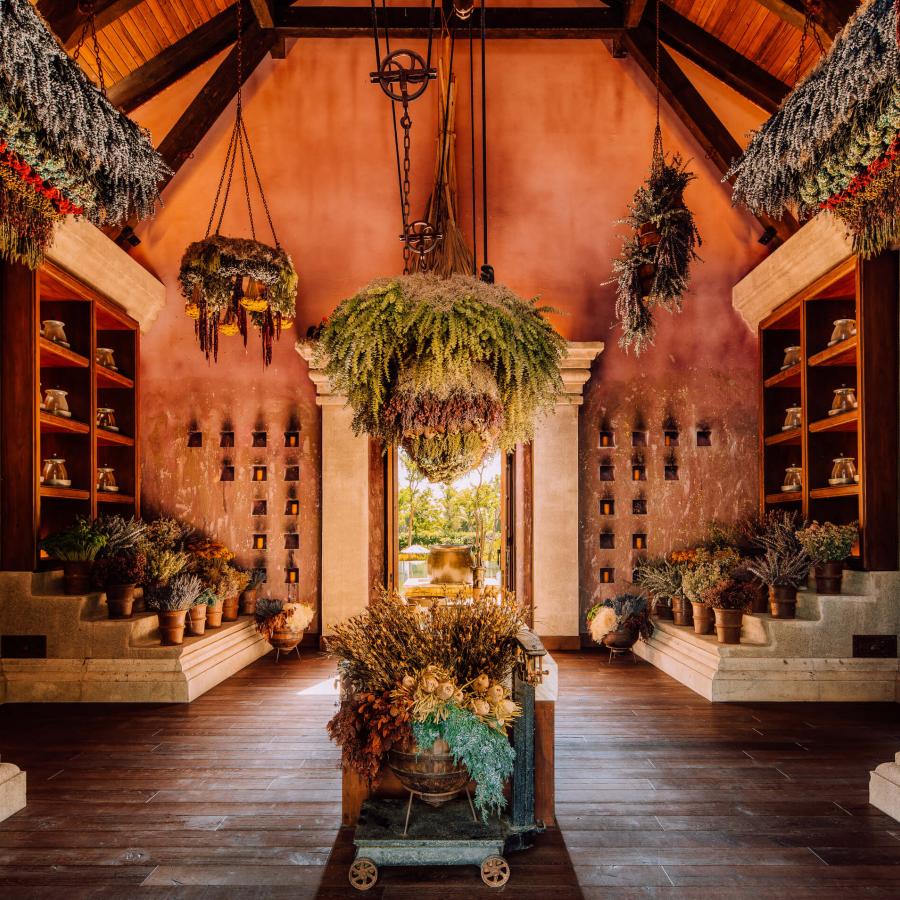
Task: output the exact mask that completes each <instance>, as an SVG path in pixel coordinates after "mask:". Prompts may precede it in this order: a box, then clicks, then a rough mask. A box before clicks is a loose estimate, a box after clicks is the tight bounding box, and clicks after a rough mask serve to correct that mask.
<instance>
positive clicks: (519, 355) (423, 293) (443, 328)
mask: <svg viewBox="0 0 900 900" xmlns="http://www.w3.org/2000/svg"><path fill="white" fill-rule="evenodd" d="M549 311H550V310H549V309H548V308H546V307H539V306H537V305H536V303H535V302H534V301H531V302H528V301H525V300H522V299H521V298H519V297H517V296H516V295H515V294H513V293H512V291H510V290H509V289H508V288H506V287H504V286H503V285H499V284H486V283H485V282H482V281H478V280H476V279H475V278H472V277H470V276H466V275H454V276H452V277H451V278H448V279H440V278H438V277H436V276H434V275H426V274H417V275H407V276H402V277H398V278H383V279H379V280H377V281H374V282H372V283H371V284H369V285H368V286H367V287H365V288H363V289H362V290H361V291H360V292H359V293H357V294H356V296H354V297H351V298H350V299H348V300H345V301H344V302H343V303H342V304H341V305H340V306H339V307H338V308H337V310H335V312H334V313H333V314H332V316H331V317H330V318H329V319H328V321H327V322H326V323H325V325H324V327H323V329H322V332H321V335H320V342H319V356H320V363H321V364H322V365H324V366H325V369H326V371H327V372H328V374H329V376H330V377H331V378H332V380H333V382H334V384H335V387H336V388H337V389H338V390H340V391H341V392H346V394H347V397H348V400H349V403H350V406H351V407H352V408H353V413H354V417H353V426H354V429H355V430H356V432H357V433H366V434H369V435H372V436H373V437H375V438H378V439H379V440H381V441H383V442H384V443H385V444H400V445H402V446H403V447H404V449H406V450H407V452H408V454H409V456H410V458H411V459H412V461H413V462H414V463H415V465H416V466H417V467H418V468H419V469H420V471H421V472H422V474H424V475H425V476H426V477H427V478H428V479H429V480H431V481H445V480H448V479H452V478H453V477H456V476H457V475H460V474H464V473H465V472H468V471H471V470H472V469H473V468H476V467H477V466H478V465H479V464H480V463H481V460H482V458H483V457H484V456H485V455H486V454H488V453H490V452H493V450H495V449H497V448H498V447H499V448H502V449H509V448H511V447H512V446H513V445H515V444H516V443H517V442H519V441H527V440H529V439H530V437H531V435H532V432H533V426H534V419H535V417H536V415H537V414H538V413H539V412H540V411H541V410H543V409H545V408H546V407H547V406H549V405H551V404H552V403H553V401H554V400H555V399H556V397H557V395H558V394H559V392H560V390H561V388H562V382H561V379H560V375H559V364H560V361H561V359H562V357H563V354H564V352H565V343H564V341H563V339H562V338H561V337H560V335H559V334H558V333H557V332H556V331H555V330H554V328H553V327H552V325H550V323H549V322H548V321H547V320H546V318H544V313H546V312H549Z"/></svg>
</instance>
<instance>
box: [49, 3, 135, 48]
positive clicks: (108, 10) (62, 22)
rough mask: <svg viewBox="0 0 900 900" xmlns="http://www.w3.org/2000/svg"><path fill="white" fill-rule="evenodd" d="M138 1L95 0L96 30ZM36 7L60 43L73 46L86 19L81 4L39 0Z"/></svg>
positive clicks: (109, 23) (112, 20) (132, 6)
mask: <svg viewBox="0 0 900 900" xmlns="http://www.w3.org/2000/svg"><path fill="white" fill-rule="evenodd" d="M140 2H141V0H97V2H96V3H95V4H94V22H95V24H96V27H97V30H98V31H99V30H100V29H101V28H105V27H106V26H107V25H111V24H112V23H113V22H115V21H116V19H118V18H119V17H120V16H124V15H125V13H127V12H128V11H129V10H131V9H134V7H135V6H137V5H138V3H140ZM37 9H38V12H39V13H40V14H41V15H42V16H43V17H44V20H45V21H46V22H47V24H48V25H49V26H50V28H51V30H52V31H53V33H54V34H55V35H56V36H57V37H58V38H59V40H60V43H61V44H62V45H63V46H64V47H65V48H66V49H67V50H70V49H71V48H72V47H74V46H75V44H76V43H77V42H78V38H79V37H80V36H81V29H82V26H83V25H84V22H85V20H86V19H87V15H86V13H85V11H84V10H83V9H82V7H81V5H80V4H79V3H78V2H76V0H39V2H38V4H37Z"/></svg>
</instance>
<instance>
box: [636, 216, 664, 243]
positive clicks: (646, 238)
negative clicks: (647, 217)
mask: <svg viewBox="0 0 900 900" xmlns="http://www.w3.org/2000/svg"><path fill="white" fill-rule="evenodd" d="M659 241H660V236H659V231H657V229H656V226H655V225H654V224H653V223H652V222H644V224H643V225H641V227H640V228H639V229H638V242H639V243H640V245H641V246H642V247H655V246H656V245H657V244H659Z"/></svg>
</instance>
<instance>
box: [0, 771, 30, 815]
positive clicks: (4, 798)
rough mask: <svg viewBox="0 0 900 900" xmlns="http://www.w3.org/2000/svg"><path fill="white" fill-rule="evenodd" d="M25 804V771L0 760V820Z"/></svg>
mask: <svg viewBox="0 0 900 900" xmlns="http://www.w3.org/2000/svg"><path fill="white" fill-rule="evenodd" d="M24 806H25V773H24V772H23V771H22V770H21V769H20V768H19V767H18V766H14V765H13V764H12V763H8V762H0V822H2V821H3V820H4V819H8V818H9V817H10V816H11V815H12V814H13V813H17V812H18V811H19V810H20V809H23V808H24Z"/></svg>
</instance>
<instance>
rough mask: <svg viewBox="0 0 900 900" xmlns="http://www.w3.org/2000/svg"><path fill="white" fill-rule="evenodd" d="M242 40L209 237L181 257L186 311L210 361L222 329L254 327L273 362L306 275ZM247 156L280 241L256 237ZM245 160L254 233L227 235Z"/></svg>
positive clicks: (230, 332)
mask: <svg viewBox="0 0 900 900" xmlns="http://www.w3.org/2000/svg"><path fill="white" fill-rule="evenodd" d="M235 6H236V7H237V34H238V35H243V4H242V3H237V4H235ZM242 41H243V38H242V37H239V38H238V65H237V106H236V108H235V117H234V128H233V129H232V132H231V140H230V142H229V144H228V150H227V151H226V153H225V165H224V167H223V169H222V175H221V177H220V178H219V186H218V189H217V190H216V197H215V200H214V201H213V208H212V212H211V213H210V216H209V223H208V224H207V226H206V236H205V237H204V238H203V240H202V241H195V242H194V243H192V244H189V245H188V248H187V250H185V252H184V256H183V257H182V259H181V271H180V272H179V276H178V279H179V283H180V285H181V293H182V295H183V296H184V298H185V307H184V311H185V315H187V316H188V318H190V319H193V320H194V322H195V325H194V332H195V334H196V335H197V340H198V342H199V344H200V349H201V350H202V351H203V352H204V353H205V354H206V358H207V360H208V359H209V358H210V357H212V358H213V359H215V360H218V357H219V336H220V335H223V336H225V337H233V336H234V335H237V334H240V335H241V337H243V339H244V346H245V347H246V346H247V338H248V333H249V329H250V326H253V327H254V328H256V330H257V331H258V332H259V335H260V339H261V342H262V357H263V366H268V365H269V364H270V363H271V362H272V345H273V343H274V342H275V341H276V340H278V339H279V338H280V337H281V332H282V329H284V328H288V327H289V326H290V325H292V324H293V321H294V316H295V313H296V301H297V283H298V278H297V272H296V270H295V269H294V264H293V263H292V262H291V258H290V256H288V254H287V253H286V252H285V250H284V248H283V247H282V246H281V245H280V244H279V243H278V237H277V236H276V234H275V226H274V224H273V223H272V216H271V214H270V212H269V205H268V203H267V202H266V195H265V193H264V191H263V187H262V181H261V180H260V177H259V172H258V171H257V168H256V161H255V160H254V158H253V150H252V149H251V147H250V137H249V135H248V134H247V126H246V124H245V122H244V115H243V101H242V96H241V87H242V84H243V80H244V79H243V54H242ZM247 159H249V160H250V167H251V170H252V172H253V176H254V179H255V186H256V189H257V191H258V193H259V199H260V201H261V203H262V207H263V209H264V211H265V214H266V221H267V222H268V224H269V230H270V231H271V232H272V241H273V243H274V246H270V245H268V244H264V243H262V242H261V241H258V240H257V239H256V226H255V223H254V220H253V207H252V205H251V202H250V180H249V177H248V173H247V163H246V161H247ZM238 160H240V174H241V180H242V185H243V188H244V195H245V197H246V198H247V216H248V218H249V222H250V235H251V236H250V238H234V237H226V236H225V235H223V234H221V228H222V222H223V220H224V218H225V210H226V208H227V206H228V198H229V194H230V190H231V183H232V177H233V175H234V169H235V165H236V164H237V162H238ZM223 187H224V191H223ZM220 200H221V204H220ZM213 223H215V231H213Z"/></svg>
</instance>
